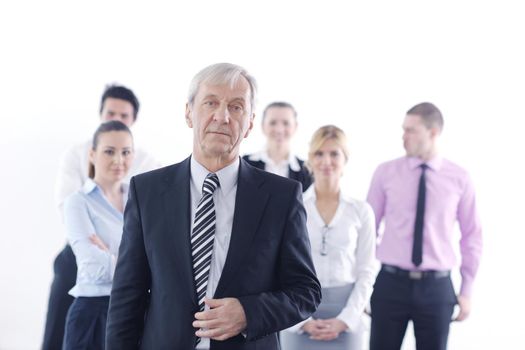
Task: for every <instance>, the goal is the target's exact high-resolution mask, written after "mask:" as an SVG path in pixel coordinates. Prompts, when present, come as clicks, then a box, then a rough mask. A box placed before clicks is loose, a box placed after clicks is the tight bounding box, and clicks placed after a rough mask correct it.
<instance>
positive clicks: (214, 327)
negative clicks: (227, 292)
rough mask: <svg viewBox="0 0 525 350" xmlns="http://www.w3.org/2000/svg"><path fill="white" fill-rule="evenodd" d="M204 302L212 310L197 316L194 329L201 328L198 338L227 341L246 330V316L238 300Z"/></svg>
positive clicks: (210, 300)
mask: <svg viewBox="0 0 525 350" xmlns="http://www.w3.org/2000/svg"><path fill="white" fill-rule="evenodd" d="M204 302H205V303H206V305H208V306H209V307H210V309H209V310H207V311H203V312H197V313H196V314H195V318H196V321H193V327H195V328H200V329H199V330H198V331H197V332H195V335H196V336H198V337H201V338H211V339H213V340H226V339H229V338H231V337H234V336H236V335H237V334H239V333H241V332H242V331H243V330H244V329H246V325H247V322H246V315H245V314H244V309H243V308H242V305H241V303H240V302H239V300H238V299H236V298H223V299H206V300H205V301H204Z"/></svg>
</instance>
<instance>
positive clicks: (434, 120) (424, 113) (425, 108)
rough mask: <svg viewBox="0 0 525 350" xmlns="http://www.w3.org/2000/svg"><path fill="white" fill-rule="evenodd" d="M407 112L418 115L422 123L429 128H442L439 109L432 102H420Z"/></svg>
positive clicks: (442, 122) (441, 116) (441, 117)
mask: <svg viewBox="0 0 525 350" xmlns="http://www.w3.org/2000/svg"><path fill="white" fill-rule="evenodd" d="M408 114H413V115H418V116H420V117H421V120H422V121H423V124H425V126H426V127H427V128H428V129H430V128H433V127H438V128H439V130H443V124H444V121H443V115H441V111H440V110H439V108H437V107H436V106H435V105H434V104H433V103H430V102H422V103H419V104H417V105H415V106H414V107H412V108H410V109H409V110H408V111H407V115H408Z"/></svg>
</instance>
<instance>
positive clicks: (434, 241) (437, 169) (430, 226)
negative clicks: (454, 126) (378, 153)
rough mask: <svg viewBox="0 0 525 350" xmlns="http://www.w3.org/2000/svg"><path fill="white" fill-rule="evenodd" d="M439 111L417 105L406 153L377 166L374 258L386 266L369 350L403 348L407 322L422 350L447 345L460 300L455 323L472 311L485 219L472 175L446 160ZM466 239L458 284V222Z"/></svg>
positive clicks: (406, 129) (372, 193) (372, 196)
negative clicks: (453, 278) (379, 230)
mask: <svg viewBox="0 0 525 350" xmlns="http://www.w3.org/2000/svg"><path fill="white" fill-rule="evenodd" d="M442 130H443V116H442V114H441V111H440V110H439V109H438V108H437V107H436V106H435V105H433V104H432V103H428V102H424V103H420V104H417V105H415V106H414V107H412V108H411V109H410V110H409V111H408V112H407V113H406V116H405V119H404V121H403V146H404V148H405V150H406V156H404V157H401V158H398V159H395V160H391V161H388V162H386V163H383V164H381V165H379V167H378V168H377V170H376V171H375V173H374V176H373V178H372V182H371V185H370V189H369V192H368V202H369V203H370V205H371V206H372V208H373V209H374V213H375V217H376V226H377V227H379V225H380V223H381V221H383V220H384V232H382V234H380V235H379V237H380V243H379V245H378V248H377V257H378V259H379V260H380V261H381V263H382V266H381V271H380V272H379V275H378V277H377V280H376V283H375V285H374V292H373V294H372V298H371V308H372V326H371V338H370V349H371V350H390V349H391V350H399V349H400V348H401V344H402V342H403V338H404V335H405V331H406V328H407V325H408V322H409V321H410V320H411V321H412V322H413V324H414V334H415V337H416V347H417V349H418V350H434V349H435V350H444V349H446V348H447V339H448V333H449V328H450V322H451V320H452V314H453V310H454V307H455V305H456V304H458V306H459V313H458V315H457V317H456V318H455V320H456V321H463V320H465V319H466V318H467V317H468V316H469V314H470V298H471V294H472V286H473V282H474V278H475V276H476V272H477V270H478V265H479V261H480V258H481V250H482V238H481V224H480V220H479V217H478V213H477V207H476V196H475V193H474V187H473V185H472V181H471V180H470V177H469V175H468V173H467V172H466V171H465V170H464V169H463V168H461V167H459V166H458V165H456V164H454V163H452V162H450V161H448V160H446V159H444V158H442V157H441V156H440V155H439V152H438V139H439V136H440V135H441V132H442ZM456 221H457V222H458V223H459V229H460V231H461V240H460V242H459V247H460V251H461V267H460V272H461V286H460V289H459V295H457V296H456V292H455V291H454V287H453V286H452V281H451V279H450V270H451V269H452V268H454V267H455V266H456V264H457V258H456V255H455V253H454V248H455V247H454V245H455V244H457V243H456V240H455V238H454V225H455V223H456Z"/></svg>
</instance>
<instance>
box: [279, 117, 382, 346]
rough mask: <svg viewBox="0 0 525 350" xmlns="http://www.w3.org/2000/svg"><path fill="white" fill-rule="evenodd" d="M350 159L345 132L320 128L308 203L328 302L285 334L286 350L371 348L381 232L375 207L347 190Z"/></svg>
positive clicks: (310, 227)
mask: <svg viewBox="0 0 525 350" xmlns="http://www.w3.org/2000/svg"><path fill="white" fill-rule="evenodd" d="M348 153H349V152H348V148H347V142H346V136H345V134H344V132H343V131H342V130H341V129H340V128H338V127H336V126H333V125H327V126H323V127H321V128H319V129H318V130H317V131H316V132H315V133H314V135H313V137H312V140H311V142H310V150H309V152H308V167H309V168H310V169H311V170H312V172H313V175H314V176H313V177H314V179H315V181H314V183H313V185H312V186H311V187H310V188H309V189H308V190H307V191H306V192H305V193H304V195H303V199H304V205H305V209H306V213H307V218H308V219H307V227H308V234H309V236H310V242H311V246H312V259H313V261H314V266H315V270H316V272H317V277H318V278H319V281H320V282H321V287H322V295H323V299H322V301H321V304H320V305H319V308H318V309H317V311H316V312H315V313H314V314H313V316H312V317H311V318H309V319H307V320H306V321H303V322H301V323H299V324H297V325H295V326H294V327H292V328H289V329H288V330H286V331H284V332H281V341H282V346H283V350H314V349H316V350H317V349H319V350H326V349H334V350H335V349H352V350H361V349H362V347H363V344H365V339H364V338H365V334H366V333H365V331H366V329H365V325H364V324H363V316H364V310H365V306H366V305H367V304H368V302H369V298H370V295H371V293H372V285H373V283H374V280H375V277H376V274H377V261H376V259H375V238H376V232H375V221H374V214H373V211H372V208H371V207H370V205H368V203H366V202H364V201H359V200H356V199H353V198H351V197H349V196H348V195H347V194H345V193H343V191H342V190H341V179H342V176H343V170H344V167H345V164H346V163H347V161H348Z"/></svg>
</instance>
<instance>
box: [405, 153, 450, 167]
mask: <svg viewBox="0 0 525 350" xmlns="http://www.w3.org/2000/svg"><path fill="white" fill-rule="evenodd" d="M407 161H408V166H409V168H410V169H412V170H415V169H417V168H419V167H420V166H421V164H426V165H428V167H429V168H430V169H432V170H435V171H439V169H441V164H442V163H443V158H441V157H440V156H438V155H436V156H434V157H433V158H432V159H430V160H428V161H426V162H424V161H423V160H422V159H421V158H418V157H407Z"/></svg>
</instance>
